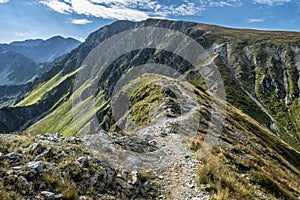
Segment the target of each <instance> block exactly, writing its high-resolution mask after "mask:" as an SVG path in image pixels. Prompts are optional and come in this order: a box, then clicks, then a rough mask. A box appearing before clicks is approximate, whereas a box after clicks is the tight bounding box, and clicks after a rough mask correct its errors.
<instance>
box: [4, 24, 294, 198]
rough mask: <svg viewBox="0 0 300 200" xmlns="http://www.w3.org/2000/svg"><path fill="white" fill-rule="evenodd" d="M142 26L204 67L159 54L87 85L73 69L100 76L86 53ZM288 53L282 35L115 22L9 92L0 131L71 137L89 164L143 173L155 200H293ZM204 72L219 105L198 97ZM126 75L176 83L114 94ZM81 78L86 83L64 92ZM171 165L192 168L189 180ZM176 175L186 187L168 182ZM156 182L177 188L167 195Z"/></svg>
mask: <svg viewBox="0 0 300 200" xmlns="http://www.w3.org/2000/svg"><path fill="white" fill-rule="evenodd" d="M149 27H150V28H151V27H156V28H163V29H168V30H172V31H174V32H180V33H182V34H185V35H187V36H188V37H190V38H192V39H193V40H194V41H196V42H197V43H198V44H200V45H201V46H202V47H203V48H204V49H205V50H206V52H207V54H208V55H209V57H207V58H206V60H203V62H202V63H201V66H193V65H192V64H191V63H189V62H188V61H187V60H185V59H184V58H183V57H181V56H179V55H177V54H176V53H174V52H170V51H167V50H164V48H163V47H165V46H164V44H161V48H157V49H154V48H145V49H137V50H133V51H130V52H127V53H125V54H123V55H121V56H119V57H118V58H117V59H116V60H114V62H113V63H111V64H110V65H109V66H108V67H107V68H105V70H104V72H103V74H104V75H103V76H101V77H99V79H97V76H100V75H101V73H100V72H97V71H89V68H88V67H89V66H85V64H87V65H88V64H89V63H92V64H93V63H96V64H99V67H100V68H99V69H101V66H102V63H101V62H100V63H97V59H98V57H97V51H95V49H96V48H97V46H98V45H99V44H101V43H102V42H105V41H107V39H109V38H111V37H113V36H117V35H118V34H119V33H123V32H125V31H128V30H132V31H134V30H136V29H143V28H149ZM149 34H150V33H149ZM172 36H173V35H172V34H169V35H166V36H164V37H166V38H167V39H169V38H172ZM299 47H300V33H294V32H292V33H287V32H286V34H284V35H283V34H282V32H269V31H255V30H245V29H231V28H223V27H218V26H211V25H205V24H197V23H190V22H183V21H169V20H159V19H149V20H146V21H142V22H129V21H119V22H115V23H113V24H111V25H107V26H105V27H103V28H101V29H99V30H98V31H95V32H94V33H92V34H90V35H89V37H88V38H87V40H86V41H85V42H84V43H83V44H81V45H80V46H79V47H78V48H76V49H74V50H73V51H72V52H71V53H69V54H67V55H66V56H65V57H64V58H62V59H61V60H58V61H56V62H54V63H51V67H50V68H49V70H48V71H47V72H45V73H43V74H42V75H41V76H39V77H38V78H37V79H35V80H34V81H32V82H31V83H29V84H27V86H26V90H24V91H23V92H21V93H18V92H16V93H18V94H17V95H16V96H15V97H12V98H11V99H10V103H8V105H9V106H5V107H3V108H1V109H0V131H1V132H13V131H22V130H23V131H26V132H29V133H31V134H33V135H36V134H38V135H39V134H43V133H49V132H50V133H56V132H60V133H62V134H63V135H64V136H66V137H68V136H72V135H79V136H80V137H81V138H84V141H85V142H84V144H85V145H86V147H87V148H88V149H90V150H92V151H93V152H94V154H95V155H97V156H99V157H100V158H101V159H103V160H106V161H107V160H108V161H109V162H110V163H111V164H113V165H115V166H117V167H122V166H123V167H125V168H129V169H132V168H131V167H133V168H135V167H136V168H137V170H141V171H143V170H145V169H148V170H150V171H152V172H153V173H155V174H156V175H155V176H156V177H158V179H159V182H160V183H161V187H162V188H163V190H162V191H161V192H162V195H163V196H164V197H166V198H181V199H182V198H183V199H184V198H189V196H188V195H189V194H188V192H184V191H183V190H188V191H189V190H193V188H195V187H199V188H200V190H202V191H208V192H209V195H210V197H211V198H212V199H263V198H266V199H275V198H278V199H298V198H299V197H300V191H299V188H300V182H299V181H298V180H300V179H299V177H300V176H299V175H300V172H299V170H300V168H299V166H300V165H299V163H300V153H299V151H300V149H299V144H300V142H299V138H300V135H299V133H300V132H299V123H298V122H299V120H300V116H299V106H298V105H299V91H300V85H299V84H298V83H299V80H300V76H299V74H300V72H299V71H300V70H299V68H298V64H299V56H300V55H299V52H300V51H299V50H298V49H299ZM111 49H113V47H111V48H108V49H105V51H107V52H110V50H111ZM91 52H92V53H96V54H95V55H96V56H93V55H91V56H90V57H89V58H91V59H93V58H94V59H95V60H91V62H84V60H85V59H86V58H87V56H88V55H89V54H90V53H91ZM98 56H99V57H100V56H101V55H98ZM214 65H215V66H217V68H218V70H219V72H220V74H221V77H222V81H223V82H224V86H225V91H226V101H225V100H223V99H219V98H218V96H214V95H212V94H211V93H210V92H209V91H208V89H210V88H207V85H206V82H205V77H203V74H201V71H200V69H201V68H207V69H209V68H212V67H213V66H214ZM138 66H143V67H145V66H148V67H150V69H152V68H151V66H153V68H154V69H155V67H159V66H170V68H171V69H172V70H174V71H176V72H180V74H181V75H182V76H183V77H184V79H183V80H182V79H179V78H174V77H170V76H168V75H170V74H172V73H169V74H159V73H158V74H155V73H151V70H150V72H149V71H147V70H145V73H144V74H143V76H141V77H135V78H134V80H131V79H130V80H129V82H125V84H124V85H121V86H122V88H121V89H120V90H118V93H116V94H114V89H115V88H116V85H117V84H118V82H119V80H122V78H124V76H125V75H127V74H130V72H134V70H136V69H139V68H138ZM85 69H86V70H85ZM172 70H171V71H172ZM82 77H83V78H85V77H86V79H84V80H86V81H85V82H83V83H82V84H80V85H79V87H78V88H76V87H75V88H74V85H75V83H76V81H78V78H82ZM124 79H125V78H124ZM93 89H95V90H93ZM13 93H14V92H13ZM121 97H125V98H127V100H128V108H127V110H126V108H125V107H124V108H123V107H122V105H121V104H117V105H115V104H114V100H115V99H118V98H121ZM214 103H215V104H214ZM91 105H92V106H91ZM212 105H215V107H214V106H212ZM114 106H115V107H114ZM224 107H225V108H226V109H223V108H224ZM114 109H115V110H116V109H117V110H118V111H119V110H120V111H122V112H120V113H121V114H120V115H121V116H118V117H116V116H114V112H115V110H114ZM297 113H298V114H297ZM218 115H219V116H223V117H224V121H223V122H222V121H220V119H221V118H218V117H216V116H218ZM219 129H221V131H220V132H219ZM103 130H105V131H103ZM91 133H92V134H91ZM181 145H182V146H181ZM181 147H182V148H181ZM186 147H187V149H188V150H187V149H184V148H186ZM207 149H208V150H207ZM112 152H113V153H112ZM193 155H194V156H195V157H193ZM191 157H192V158H191ZM159 158H161V159H162V160H160V159H159ZM164 159H166V160H164ZM176 160H178V163H179V164H178V163H176ZM160 161H161V162H160ZM120 163H121V164H120ZM149 163H150V164H149ZM168 164H169V165H168ZM195 165H197V166H195ZM140 166H141V168H139V167H140ZM153 166H160V167H159V168H157V169H159V170H158V171H155V169H154V168H155V167H154V168H153ZM182 166H188V167H192V166H194V168H193V169H194V173H193V172H191V171H188V170H185V169H184V168H185V167H182ZM178 170H179V171H182V172H184V173H186V174H187V176H186V177H187V178H186V179H185V178H184V176H181V175H178V174H177V175H176V173H175V172H176V171H178ZM168 172H169V173H168ZM160 173H161V174H163V176H162V177H160V176H161V174H160ZM176 177H178V178H179V180H175V179H176ZM167 181H170V182H171V183H172V184H173V185H176V184H177V185H178V184H183V185H180V187H179V188H185V189H182V190H181V189H180V190H178V191H173V190H174V189H172V188H170V187H168V182H167ZM175 183H176V184H175ZM197 189H198V188H197ZM198 192H199V191H198ZM200 193H201V192H199V195H200V196H201V195H202V196H201V197H203V198H208V196H207V193H205V195H203V194H200ZM195 195H196V194H195ZM196 196H197V195H196ZM196 196H193V197H196ZM191 198H192V197H191Z"/></svg>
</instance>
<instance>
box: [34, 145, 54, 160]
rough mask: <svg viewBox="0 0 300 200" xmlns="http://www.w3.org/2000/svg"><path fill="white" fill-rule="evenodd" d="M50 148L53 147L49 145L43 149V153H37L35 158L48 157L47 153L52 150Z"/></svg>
mask: <svg viewBox="0 0 300 200" xmlns="http://www.w3.org/2000/svg"><path fill="white" fill-rule="evenodd" d="M50 150H51V148H50V147H47V148H46V149H45V150H44V151H43V153H41V154H39V155H37V156H36V157H35V160H39V159H41V158H44V157H46V156H47V154H48V153H49V152H50Z"/></svg>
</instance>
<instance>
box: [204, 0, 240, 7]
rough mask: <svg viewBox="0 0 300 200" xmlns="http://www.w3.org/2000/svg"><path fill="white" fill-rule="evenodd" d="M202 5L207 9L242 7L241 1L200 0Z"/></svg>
mask: <svg viewBox="0 0 300 200" xmlns="http://www.w3.org/2000/svg"><path fill="white" fill-rule="evenodd" d="M200 3H201V4H202V5H204V6H205V7H224V6H230V7H238V6H241V5H242V3H241V0H200Z"/></svg>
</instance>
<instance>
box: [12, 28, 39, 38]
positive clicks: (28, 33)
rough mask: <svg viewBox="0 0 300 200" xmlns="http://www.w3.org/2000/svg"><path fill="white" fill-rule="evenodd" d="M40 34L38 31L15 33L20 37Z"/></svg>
mask: <svg viewBox="0 0 300 200" xmlns="http://www.w3.org/2000/svg"><path fill="white" fill-rule="evenodd" d="M38 33H39V32H38V31H33V30H32V31H24V32H15V36H18V37H33V36H36V35H37V34H38Z"/></svg>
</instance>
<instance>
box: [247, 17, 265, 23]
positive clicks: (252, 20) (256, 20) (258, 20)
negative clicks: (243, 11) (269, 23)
mask: <svg viewBox="0 0 300 200" xmlns="http://www.w3.org/2000/svg"><path fill="white" fill-rule="evenodd" d="M263 21H264V19H257V18H253V19H247V20H246V23H248V24H251V23H259V22H263Z"/></svg>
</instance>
